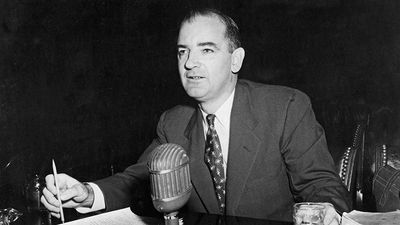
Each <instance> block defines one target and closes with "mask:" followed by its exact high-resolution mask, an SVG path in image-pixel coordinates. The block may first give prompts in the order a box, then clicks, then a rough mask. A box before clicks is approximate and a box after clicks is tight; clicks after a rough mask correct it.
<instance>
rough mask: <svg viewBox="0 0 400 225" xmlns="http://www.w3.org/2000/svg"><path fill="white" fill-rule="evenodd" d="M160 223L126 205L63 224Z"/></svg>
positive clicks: (121, 224) (143, 224)
mask: <svg viewBox="0 0 400 225" xmlns="http://www.w3.org/2000/svg"><path fill="white" fill-rule="evenodd" d="M161 223H164V221H163V220H161V219H157V218H152V217H141V216H138V215H136V214H134V213H133V212H132V211H131V209H130V208H129V207H128V208H124V209H120V210H115V211H111V212H107V213H102V214H99V215H95V216H91V217H86V218H83V219H79V220H75V221H71V222H68V223H65V225H103V224H107V225H132V224H135V225H153V224H154V225H158V224H161Z"/></svg>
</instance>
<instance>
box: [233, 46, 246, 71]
mask: <svg viewBox="0 0 400 225" xmlns="http://www.w3.org/2000/svg"><path fill="white" fill-rule="evenodd" d="M243 59H244V49H243V48H237V49H235V51H233V52H232V61H231V71H232V73H235V74H236V73H238V72H239V70H240V68H242V63H243Z"/></svg>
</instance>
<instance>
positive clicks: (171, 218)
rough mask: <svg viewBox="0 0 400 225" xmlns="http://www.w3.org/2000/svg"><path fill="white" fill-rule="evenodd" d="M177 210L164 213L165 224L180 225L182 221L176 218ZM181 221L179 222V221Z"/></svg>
mask: <svg viewBox="0 0 400 225" xmlns="http://www.w3.org/2000/svg"><path fill="white" fill-rule="evenodd" d="M177 215H178V212H172V213H166V214H164V222H165V225H182V224H183V222H182V220H180V219H179V218H178V216H177ZM180 221H181V222H180Z"/></svg>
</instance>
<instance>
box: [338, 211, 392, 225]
mask: <svg viewBox="0 0 400 225" xmlns="http://www.w3.org/2000/svg"><path fill="white" fill-rule="evenodd" d="M398 224H400V210H396V211H393V212H384V213H381V212H362V211H357V210H353V211H351V212H350V213H343V216H342V225H398Z"/></svg>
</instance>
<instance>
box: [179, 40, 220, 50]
mask: <svg viewBox="0 0 400 225" xmlns="http://www.w3.org/2000/svg"><path fill="white" fill-rule="evenodd" d="M197 46H200V47H204V46H211V47H214V48H216V49H219V48H218V47H217V44H216V43H214V42H211V41H208V42H200V43H198V44H197ZM177 48H187V45H182V44H178V45H177Z"/></svg>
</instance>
